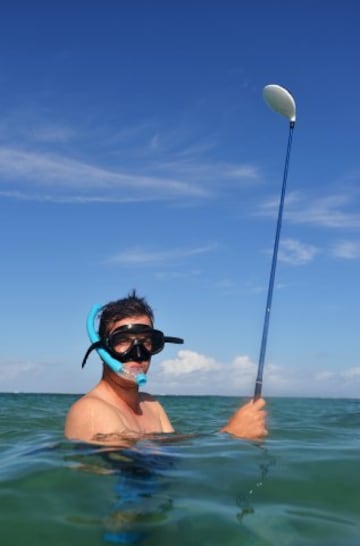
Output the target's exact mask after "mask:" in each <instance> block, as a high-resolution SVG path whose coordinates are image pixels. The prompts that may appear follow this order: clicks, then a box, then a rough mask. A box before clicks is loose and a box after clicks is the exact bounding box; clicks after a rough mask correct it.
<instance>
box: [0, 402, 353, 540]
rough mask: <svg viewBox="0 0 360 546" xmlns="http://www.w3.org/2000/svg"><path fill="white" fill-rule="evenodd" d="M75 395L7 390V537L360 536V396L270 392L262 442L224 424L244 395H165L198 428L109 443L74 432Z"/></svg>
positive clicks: (178, 417) (186, 425) (0, 508)
mask: <svg viewBox="0 0 360 546" xmlns="http://www.w3.org/2000/svg"><path fill="white" fill-rule="evenodd" d="M75 398H76V397H75V396H68V395H53V394H51V395H50V394H49V395H46V394H36V395H35V394H33V395H32V394H0V453H1V461H2V464H1V465H0V520H1V521H0V529H1V531H0V536H1V545H2V546H14V545H16V546H20V545H23V544H26V546H43V545H44V546H45V545H46V546H48V545H51V546H58V545H59V546H60V545H61V546H64V545H67V546H75V545H77V546H80V545H84V546H85V545H86V546H100V545H106V544H139V545H142V546H147V545H149V546H150V545H157V546H159V545H170V546H177V545H179V546H180V545H181V546H184V545H189V546H195V545H196V546H198V545H201V546H203V545H204V546H212V545H214V546H215V545H216V546H218V545H223V546H230V545H237V546H238V545H242V546H247V545H249V546H250V545H252V546H255V545H257V546H270V545H272V546H275V545H276V546H290V545H291V546H300V545H313V546H315V545H316V546H318V545H326V546H332V545H334V546H335V545H336V546H350V545H352V546H359V545H360V472H359V459H360V400H336V399H335V400H326V399H301V398H298V399H290V398H289V399H285V398H284V399H269V400H268V412H269V420H268V426H269V429H270V435H269V438H268V439H266V441H265V442H263V443H254V442H248V441H243V440H236V439H233V438H231V437H229V436H227V435H225V434H221V433H218V432H217V431H218V429H219V427H220V426H221V425H222V424H223V423H224V422H225V420H226V419H227V417H228V416H229V415H230V413H231V412H232V411H233V410H234V409H235V408H236V407H237V406H238V405H239V404H240V403H241V402H242V400H241V399H235V398H227V397H182V396H178V397H173V396H168V397H166V396H165V397H160V398H161V401H162V403H163V404H164V406H165V407H166V409H167V411H168V413H169V415H170V416H171V419H172V421H173V423H174V425H175V427H176V429H177V431H178V432H179V433H185V434H186V433H192V434H194V436H191V437H188V438H176V437H175V438H172V436H171V437H168V436H164V437H163V438H161V439H160V438H159V440H151V441H150V440H143V441H141V442H138V443H137V444H136V445H135V446H134V447H133V448H132V449H123V450H109V449H104V448H103V449H100V448H94V447H91V446H88V445H84V444H77V443H74V442H68V441H66V440H65V439H64V438H63V433H62V431H63V423H64V417H65V414H66V411H67V409H68V407H69V406H70V404H71V403H72V401H73V400H75ZM174 439H175V440H176V441H174Z"/></svg>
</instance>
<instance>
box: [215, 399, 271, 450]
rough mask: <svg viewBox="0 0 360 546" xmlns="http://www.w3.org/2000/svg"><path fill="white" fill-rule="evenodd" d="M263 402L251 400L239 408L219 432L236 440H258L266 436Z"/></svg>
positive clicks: (261, 400) (262, 400)
mask: <svg viewBox="0 0 360 546" xmlns="http://www.w3.org/2000/svg"><path fill="white" fill-rule="evenodd" d="M264 407H265V400H264V399H263V398H259V399H258V400H256V401H254V400H251V401H250V402H248V403H247V404H245V405H244V406H242V407H241V408H239V409H238V410H237V411H236V412H235V413H234V414H233V415H232V416H231V417H230V419H229V421H228V423H227V424H226V425H225V426H224V427H223V428H222V429H221V432H228V433H229V434H232V435H233V436H237V437H238V438H245V439H247V440H259V439H261V438H264V437H265V436H267V435H268V431H267V429H266V422H265V420H266V411H265V410H264Z"/></svg>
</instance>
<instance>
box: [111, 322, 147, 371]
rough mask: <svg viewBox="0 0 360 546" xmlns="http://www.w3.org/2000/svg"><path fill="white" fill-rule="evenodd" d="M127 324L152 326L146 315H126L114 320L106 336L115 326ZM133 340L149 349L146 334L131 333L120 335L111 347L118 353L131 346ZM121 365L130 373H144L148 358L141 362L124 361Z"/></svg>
mask: <svg viewBox="0 0 360 546" xmlns="http://www.w3.org/2000/svg"><path fill="white" fill-rule="evenodd" d="M127 324H144V325H146V326H150V327H152V323H151V320H150V318H149V317H148V316H147V315H140V316H137V317H127V318H124V319H122V320H118V321H116V322H114V323H113V324H112V326H111V329H110V330H109V332H108V336H110V335H111V334H112V332H114V331H115V330H116V329H117V328H120V326H125V325H127ZM135 340H136V341H139V342H141V343H142V344H143V346H144V347H145V348H146V349H148V350H150V348H151V345H149V344H150V341H149V339H148V338H147V336H146V334H132V333H129V334H125V335H124V336H121V337H120V339H119V340H118V342H117V343H116V344H115V345H114V346H113V349H114V350H115V351H117V352H119V353H124V352H125V351H127V350H128V349H129V348H130V347H131V345H132V343H133V342H134V341H135ZM123 366H124V368H125V369H126V370H127V371H129V372H130V373H131V374H138V373H145V374H146V373H147V371H148V369H149V366H150V358H149V359H148V360H144V361H141V362H136V361H129V362H125V363H124V364H123Z"/></svg>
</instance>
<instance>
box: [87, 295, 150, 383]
mask: <svg viewBox="0 0 360 546" xmlns="http://www.w3.org/2000/svg"><path fill="white" fill-rule="evenodd" d="M101 310H102V306H101V305H98V304H96V305H94V306H93V307H92V309H91V310H90V313H89V315H88V318H87V321H86V330H87V333H88V336H89V339H90V341H91V343H92V346H93V345H94V347H93V348H94V349H95V350H96V352H97V354H98V355H99V356H100V358H101V359H102V360H103V362H105V364H107V365H108V366H109V368H111V369H112V371H113V372H115V373H117V374H119V375H122V376H123V377H124V378H125V379H129V380H130V381H134V382H135V383H137V384H138V385H139V387H142V386H143V385H145V383H146V381H147V379H146V375H145V374H144V373H137V374H132V373H131V372H128V371H127V370H126V369H125V368H124V365H123V363H122V362H120V361H119V360H116V359H115V358H113V357H112V356H111V355H110V353H108V351H107V350H106V349H104V348H103V347H101V339H100V336H99V334H98V332H97V331H96V329H95V322H96V317H97V316H98V314H99V313H100V312H101ZM90 349H91V347H90ZM88 354H89V351H88V352H87V354H86V355H85V358H84V360H83V364H82V367H84V365H85V361H86V358H87V356H88Z"/></svg>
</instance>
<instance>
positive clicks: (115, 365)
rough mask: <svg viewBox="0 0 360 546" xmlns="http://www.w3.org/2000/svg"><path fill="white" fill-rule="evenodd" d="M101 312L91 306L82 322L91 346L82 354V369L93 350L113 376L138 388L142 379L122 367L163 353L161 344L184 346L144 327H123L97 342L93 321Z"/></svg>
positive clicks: (99, 309)
mask: <svg viewBox="0 0 360 546" xmlns="http://www.w3.org/2000/svg"><path fill="white" fill-rule="evenodd" d="M101 310H102V306H101V305H94V307H93V308H92V309H91V310H90V313H89V315H88V318H87V321H86V329H87V333H88V336H89V339H90V341H91V345H90V347H89V348H88V350H87V351H86V353H85V356H84V359H83V361H82V364H81V367H82V368H83V367H84V366H85V364H86V360H87V358H88V356H89V354H90V353H91V351H93V350H94V349H95V350H96V352H97V353H98V355H99V356H100V358H101V359H102V360H103V362H105V364H107V365H108V366H109V367H110V368H111V369H112V370H113V371H114V372H115V373H117V374H119V375H121V376H123V377H124V378H125V379H128V380H131V381H134V382H135V383H137V384H138V385H139V386H142V385H145V383H146V375H145V374H144V373H132V372H131V371H129V370H127V369H126V368H125V367H124V365H123V364H125V363H126V362H144V361H148V360H150V359H151V357H152V355H155V354H157V353H160V351H162V350H163V348H164V345H165V343H184V340H183V339H181V338H179V337H170V336H165V335H164V334H163V332H161V331H160V330H154V328H152V327H151V326H148V325H147V324H125V325H124V326H120V327H119V328H115V330H113V331H112V332H111V333H110V334H109V335H108V336H107V337H106V338H104V339H101V338H100V336H99V334H98V332H97V331H96V327H95V323H96V318H97V316H98V314H99V313H100V312H101Z"/></svg>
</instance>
